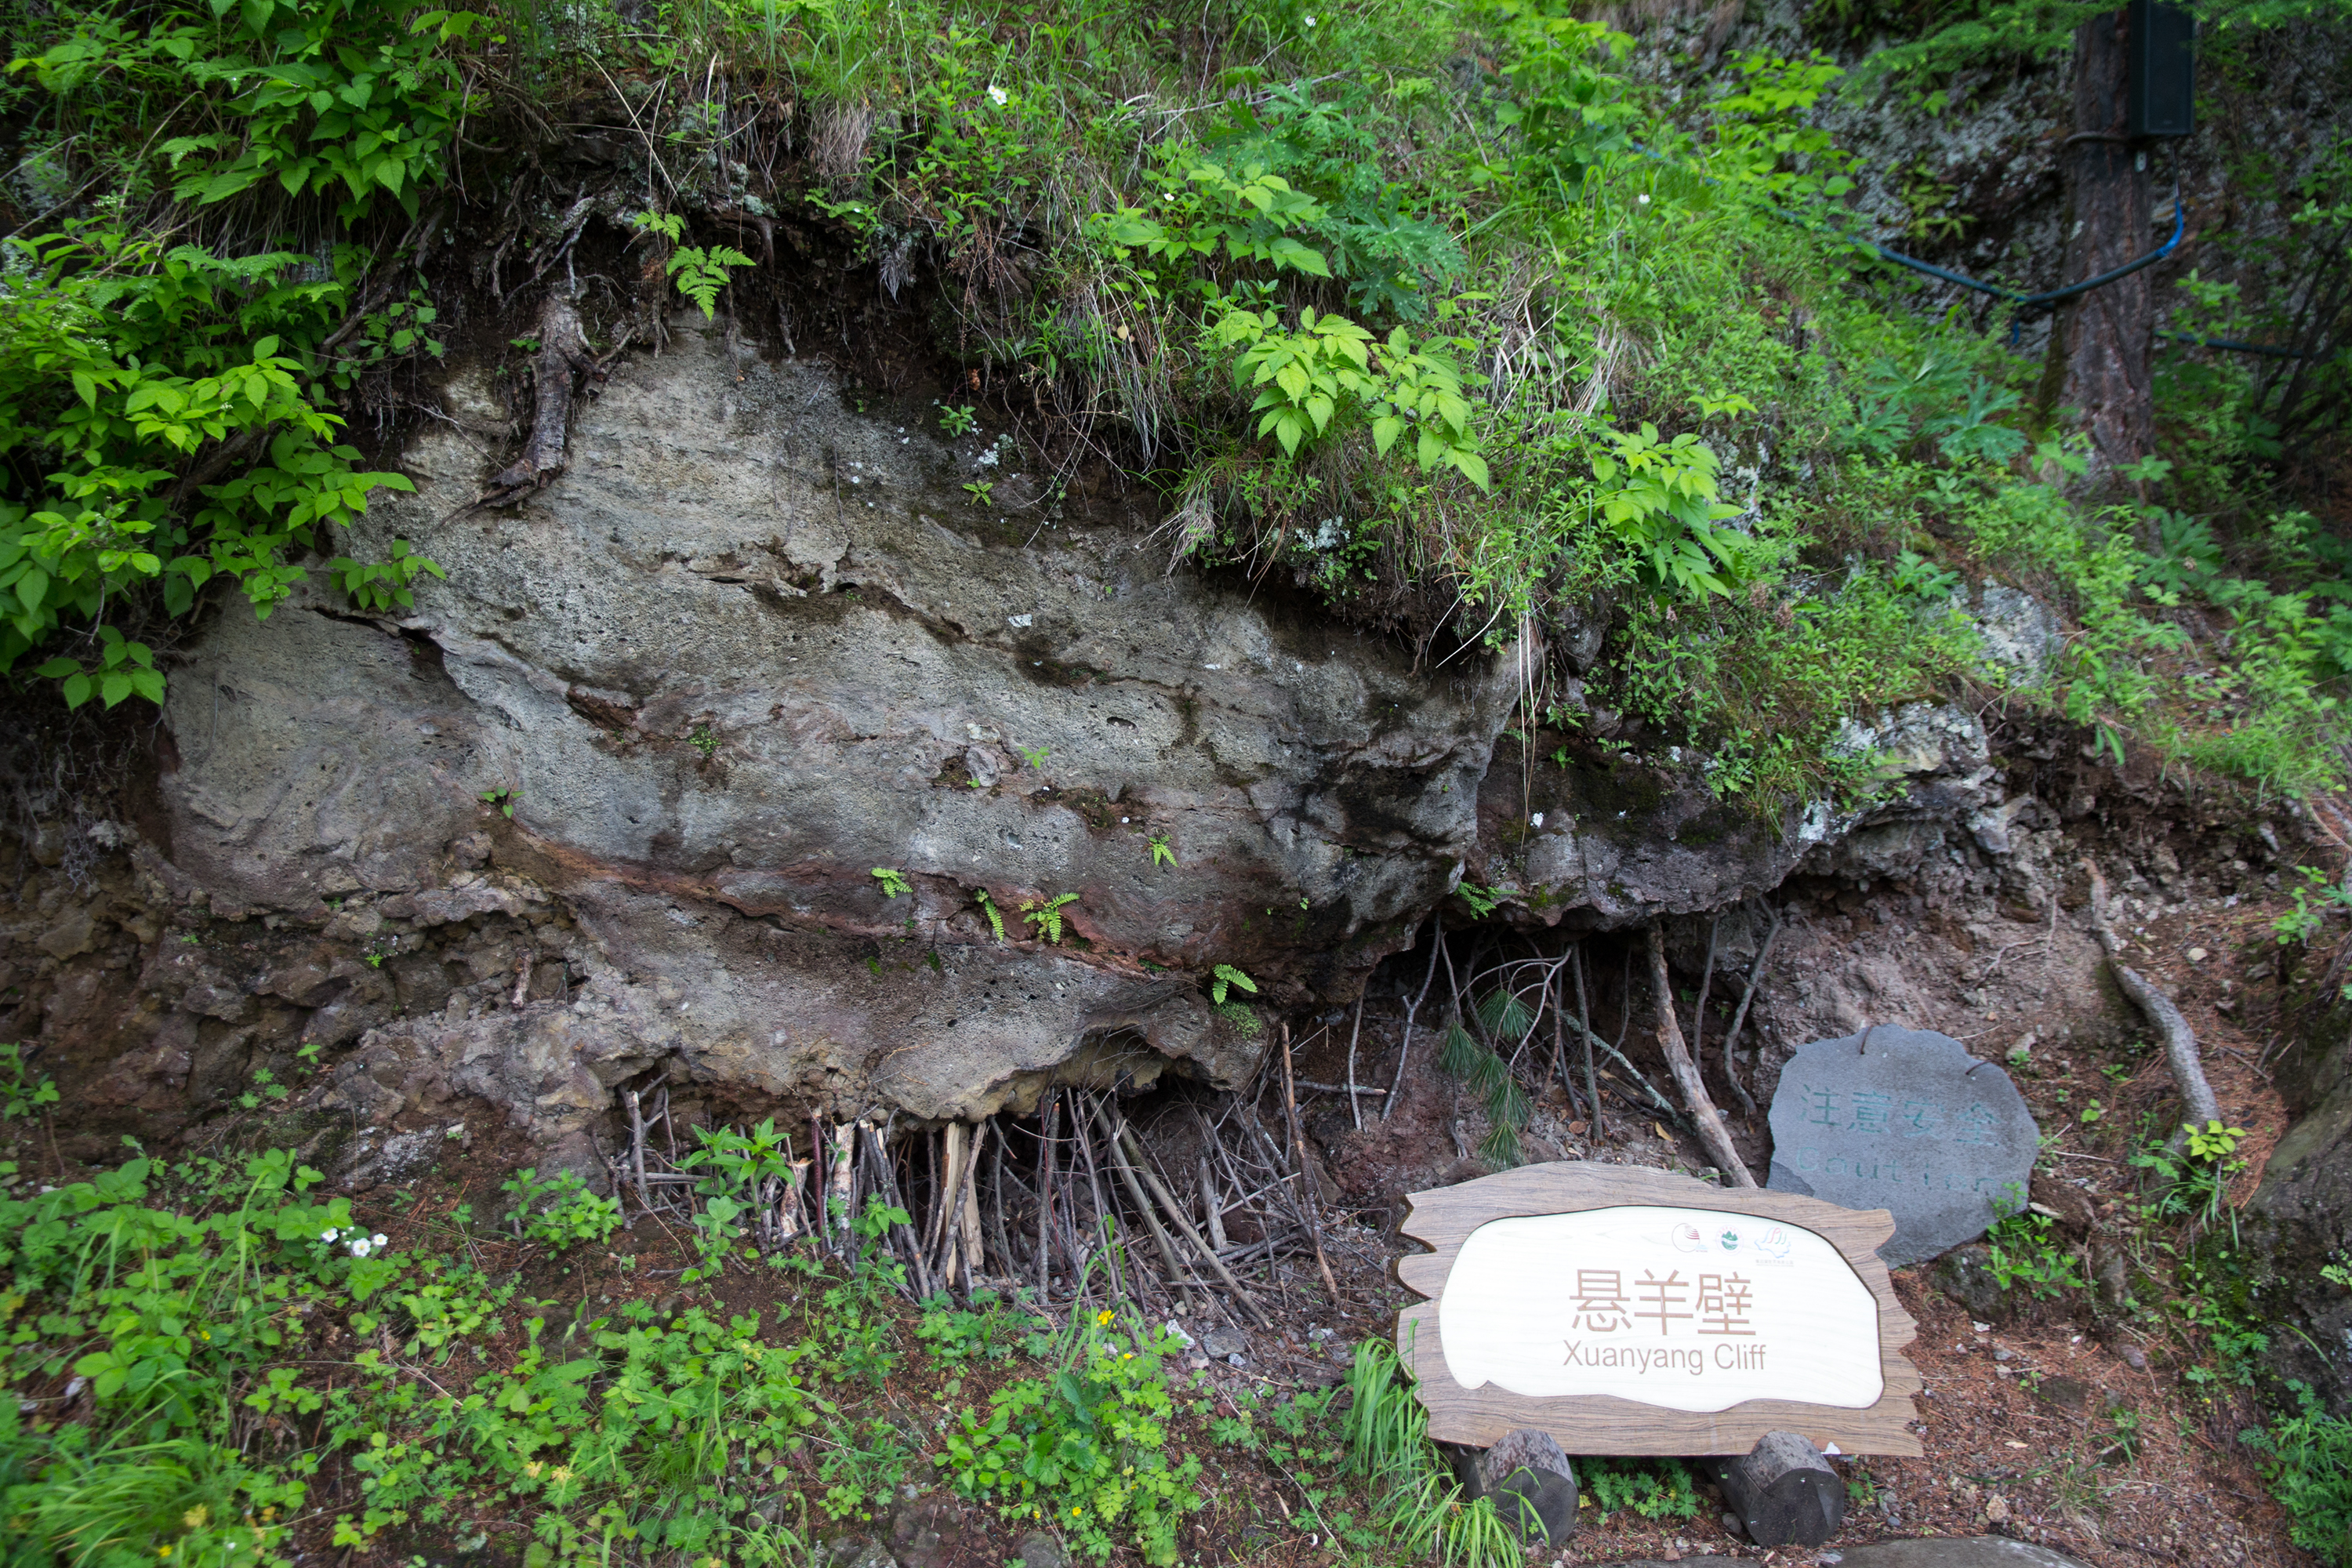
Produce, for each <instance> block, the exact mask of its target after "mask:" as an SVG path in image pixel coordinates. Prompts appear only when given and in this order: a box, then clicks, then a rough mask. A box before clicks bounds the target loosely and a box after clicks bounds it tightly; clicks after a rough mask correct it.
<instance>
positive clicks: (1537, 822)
mask: <svg viewBox="0 0 2352 1568" xmlns="http://www.w3.org/2000/svg"><path fill="white" fill-rule="evenodd" d="M1528 826H1529V827H1541V826H1543V813H1542V812H1540V811H1538V812H1537V813H1536V814H1535V815H1534V816H1530V817H1528Z"/></svg>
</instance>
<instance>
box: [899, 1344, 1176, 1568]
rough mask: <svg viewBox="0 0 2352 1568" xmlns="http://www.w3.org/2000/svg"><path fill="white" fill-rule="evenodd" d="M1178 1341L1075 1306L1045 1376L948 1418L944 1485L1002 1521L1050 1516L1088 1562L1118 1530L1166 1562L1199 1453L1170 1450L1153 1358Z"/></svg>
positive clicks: (1162, 1384)
mask: <svg viewBox="0 0 2352 1568" xmlns="http://www.w3.org/2000/svg"><path fill="white" fill-rule="evenodd" d="M1177 1348H1178V1346H1177V1342H1176V1341H1175V1340H1174V1339H1173V1338H1172V1336H1171V1335H1169V1334H1167V1333H1165V1332H1164V1331H1148V1332H1129V1331H1122V1330H1121V1328H1120V1327H1119V1325H1118V1315H1117V1314H1116V1313H1114V1312H1112V1311H1109V1310H1104V1311H1101V1312H1097V1313H1096V1314H1094V1315H1093V1316H1091V1317H1089V1316H1088V1315H1087V1314H1086V1313H1084V1312H1083V1311H1076V1312H1073V1313H1072V1315H1071V1320H1070V1324H1069V1327H1068V1328H1067V1329H1066V1330H1065V1331H1063V1333H1062V1335H1061V1336H1060V1339H1059V1341H1058V1342H1057V1343H1055V1345H1054V1346H1053V1347H1052V1351H1051V1354H1050V1355H1049V1357H1048V1358H1047V1371H1046V1373H1045V1375H1044V1376H1040V1377H1024V1378H1018V1379H1015V1380H1014V1381H1013V1382H1011V1383H1008V1384H1005V1385H1004V1386H1003V1388H1001V1389H999V1390H998V1391H997V1393H996V1394H995V1395H994V1397H993V1398H992V1399H991V1401H990V1403H989V1411H988V1414H987V1415H985V1416H984V1417H983V1416H981V1415H976V1414H975V1413H973V1412H971V1411H970V1410H966V1411H962V1412H961V1413H960V1414H959V1415H958V1416H957V1418H956V1419H957V1428H956V1429H955V1430H953V1431H951V1432H950V1433H949V1434H948V1436H947V1438H946V1440H945V1443H944V1445H943V1448H942V1452H941V1456H940V1462H941V1464H942V1465H943V1466H944V1467H945V1468H946V1470H947V1472H948V1474H949V1476H950V1480H951V1482H952V1484H953V1485H954V1486H955V1488H956V1489H957V1490H958V1491H960V1492H961V1493H962V1494H963V1495H965V1496H967V1497H977V1498H988V1499H992V1500H995V1501H996V1502H997V1504H998V1508H999V1510H1000V1511H1001V1512H1002V1513H1003V1515H1004V1516H1005V1517H1006V1518H1008V1519H1014V1520H1022V1519H1034V1520H1035V1521H1039V1522H1040V1523H1047V1522H1050V1524H1051V1526H1052V1528H1054V1529H1055V1530H1057V1531H1062V1532H1063V1533H1065V1534H1066V1535H1067V1536H1069V1537H1070V1538H1071V1539H1072V1540H1073V1541H1075V1542H1076V1544H1077V1545H1078V1547H1079V1549H1080V1550H1081V1551H1083V1552H1086V1553H1087V1555H1088V1556H1091V1557H1092V1558H1094V1560H1095V1561H1097V1563H1101V1562H1107V1561H1108V1560H1109V1557H1110V1554H1111V1552H1113V1551H1114V1550H1115V1549H1116V1548H1117V1547H1118V1545H1119V1544H1120V1542H1121V1541H1122V1539H1126V1540H1131V1541H1132V1542H1133V1543H1134V1545H1135V1547H1136V1549H1137V1550H1138V1551H1139V1552H1140V1553H1141V1555H1142V1557H1143V1560H1144V1561H1145V1562H1146V1563H1155V1564H1165V1563H1174V1562H1176V1560H1177V1551H1176V1527H1177V1525H1178V1523H1179V1522H1180V1521H1181V1520H1182V1518H1183V1516H1184V1515H1185V1514H1187V1513H1190V1512H1192V1511H1193V1510H1197V1509H1198V1508H1199V1507H1200V1506H1201V1497H1200V1494H1199V1493H1198V1492H1197V1491H1196V1490H1194V1489H1193V1483H1194V1482H1195V1481H1196V1480H1197V1479H1199V1478H1200V1473H1201V1462H1200V1460H1199V1459H1197V1458H1192V1456H1190V1455H1187V1456H1184V1457H1182V1458H1176V1457H1174V1456H1173V1455H1171V1453H1170V1452H1169V1448H1168V1431H1167V1423H1168V1420H1169V1418H1170V1416H1171V1415H1172V1414H1173V1412H1174V1408H1175V1406H1174V1402H1173V1400H1172V1399H1171V1397H1170V1394H1169V1392H1168V1384H1167V1382H1166V1377H1165V1374H1164V1373H1163V1372H1162V1370H1161V1363H1162V1361H1163V1358H1165V1357H1166V1356H1168V1355H1170V1354H1171V1353H1173V1352H1175V1350H1176V1349H1177Z"/></svg>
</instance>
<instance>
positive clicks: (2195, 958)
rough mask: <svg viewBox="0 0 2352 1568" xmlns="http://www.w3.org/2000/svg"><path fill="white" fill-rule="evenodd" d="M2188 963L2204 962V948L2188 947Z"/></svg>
mask: <svg viewBox="0 0 2352 1568" xmlns="http://www.w3.org/2000/svg"><path fill="white" fill-rule="evenodd" d="M2204 962H2205V950H2204V949H2203V948H2201V947H2192V948H2190V949H2189V963H2204Z"/></svg>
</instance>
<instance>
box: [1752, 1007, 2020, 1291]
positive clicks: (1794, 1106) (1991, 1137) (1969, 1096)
mask: <svg viewBox="0 0 2352 1568" xmlns="http://www.w3.org/2000/svg"><path fill="white" fill-rule="evenodd" d="M1771 1127H1772V1166H1771V1175H1770V1179H1769V1181H1768V1182H1767V1183H1766V1185H1768V1186H1769V1187H1772V1188H1774V1189H1775V1190H1777V1191H1780V1192H1792V1193H1805V1194H1811V1195H1812V1196H1814V1197H1821V1198H1826V1199H1828V1200H1829V1201H1830V1202H1832V1203H1835V1204H1842V1205H1845V1206H1846V1207H1848V1208H1858V1209H1872V1208H1884V1209H1886V1210H1888V1211H1889V1212H1891V1213H1892V1214H1893V1215H1894V1216H1895V1237H1894V1239H1893V1240H1891V1241H1889V1242H1888V1243H1887V1244H1886V1245H1885V1247H1881V1248H1880V1249H1879V1256H1880V1257H1882V1258H1885V1260H1886V1262H1887V1264H1888V1266H1889V1267H1894V1268H1899V1267H1901V1266H1902V1265H1904V1264H1906V1263H1916V1262H1918V1261H1919V1260H1920V1259H1922V1258H1933V1257H1936V1256H1937V1254H1939V1253H1942V1252H1944V1251H1947V1250H1948V1249H1949V1248H1951V1247H1958V1246H1959V1245H1960V1244H1961V1243H1963V1242H1968V1241H1973V1240H1975V1239H1976V1238H1977V1237H1980V1236H1982V1235H1983V1234H1984V1233H1985V1229H1986V1227H1987V1226H1990V1224H1991V1223H1992V1222H1993V1220H1994V1219H1995V1218H1997V1217H1998V1215H1997V1213H1996V1211H1995V1205H1996V1204H1998V1203H2000V1202H2001V1201H2003V1199H2004V1198H2005V1197H2006V1198H2010V1199H2011V1200H2012V1201H2013V1202H2015V1203H2019V1204H2021V1203H2022V1202H2023V1201H2024V1197H2025V1194H2026V1192H2027V1188H2028V1185H2029V1184H2030V1182H2031V1181H2032V1174H2033V1161H2034V1157H2035V1155H2036V1154H2037V1153H2038V1152H2039V1151H2040V1146H2041V1134H2040V1131H2039V1129H2037V1128H2036V1127H2035V1126H2034V1122H2033V1117H2032V1113H2031V1112H2029V1111H2028V1110H2026V1109H2025V1100H2024V1098H2023V1097H2022V1096H2021V1095H2020V1094H2019V1093H2018V1092H2017V1086H2016V1085H2015V1084H2013V1083H2011V1081H2010V1079H2009V1075H2008V1074H2007V1073H2005V1072H2003V1071H2001V1069H2000V1068H1998V1067H1996V1066H1994V1065H1993V1064H1991V1063H1990V1062H1982V1061H1979V1060H1978V1059H1977V1058H1974V1057H1971V1056H1970V1055H1969V1052H1968V1047H1965V1046H1963V1045H1961V1044H1960V1042H1959V1041H1958V1040H1955V1039H1953V1038H1951V1037H1949V1036H1948V1035H1937V1034H1930V1033H1927V1032H1926V1031H1923V1030H1918V1029H1905V1028H1898V1027H1895V1026H1874V1027H1872V1028H1870V1029H1866V1030H1864V1032H1863V1033H1861V1034H1859V1035H1850V1036H1847V1037H1844V1038H1843V1039H1837V1040H1820V1041H1816V1042H1814V1043H1813V1044H1811V1045H1809V1046H1805V1047H1801V1048H1800V1049H1799V1050H1798V1052H1797V1053H1796V1055H1795V1056H1793V1057H1791V1058H1790V1060H1789V1063H1788V1065H1787V1066H1786V1067H1784V1068H1782V1069H1781V1071H1780V1088H1779V1089H1777V1090H1776V1091H1775V1092H1774V1094H1773V1096H1772V1110H1771Z"/></svg>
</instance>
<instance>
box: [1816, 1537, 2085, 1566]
mask: <svg viewBox="0 0 2352 1568" xmlns="http://www.w3.org/2000/svg"><path fill="white" fill-rule="evenodd" d="M1838 1568H2085V1565H2084V1562H2083V1560H2082V1559H2081V1558H2079V1557H2069V1556H2067V1555H2066V1553H2064V1552H2055V1551H2053V1550H2051V1549H2050V1548H2049V1547H2047V1546H2036V1545H2034V1544H2033V1543H2032V1542H2030V1541H2012V1540H2011V1539H2010V1538H2009V1537H2008V1536H2006V1535H1946V1536H1937V1537H1935V1538H1933V1539H1930V1540H1925V1541H1874V1542H1869V1543H1868V1544H1866V1545H1863V1546H1847V1547H1842V1548H1840V1549H1839V1557H1838Z"/></svg>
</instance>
